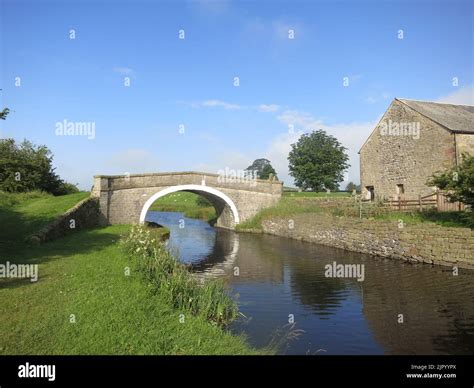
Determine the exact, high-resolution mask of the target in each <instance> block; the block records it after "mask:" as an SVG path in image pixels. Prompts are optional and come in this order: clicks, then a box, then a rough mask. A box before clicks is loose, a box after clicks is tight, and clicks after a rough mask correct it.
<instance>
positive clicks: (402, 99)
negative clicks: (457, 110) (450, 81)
mask: <svg viewBox="0 0 474 388" xmlns="http://www.w3.org/2000/svg"><path fill="white" fill-rule="evenodd" d="M395 100H398V101H401V102H403V101H413V102H428V103H430V104H439V105H454V106H472V107H474V105H470V104H453V103H451V102H437V101H427V100H414V99H412V98H401V97H395Z"/></svg>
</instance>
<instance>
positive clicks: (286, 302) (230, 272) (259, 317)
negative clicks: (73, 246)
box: [147, 212, 474, 354]
mask: <svg viewBox="0 0 474 388" xmlns="http://www.w3.org/2000/svg"><path fill="white" fill-rule="evenodd" d="M147 219H149V220H151V221H155V222H158V223H160V224H164V225H166V226H168V227H169V228H170V229H171V238H170V241H169V246H170V249H172V250H174V251H175V252H179V255H180V259H181V260H182V261H183V262H186V263H189V264H191V265H192V267H193V270H195V271H196V272H197V273H198V274H200V276H220V277H222V278H223V279H224V280H225V281H226V282H227V283H228V284H229V286H230V288H231V290H232V293H233V294H234V295H235V297H236V298H237V300H238V303H239V306H240V310H241V311H242V312H243V313H244V314H245V315H246V316H247V317H248V318H249V319H248V320H241V321H238V322H236V323H235V324H234V325H233V327H232V330H234V331H236V332H244V333H246V335H247V336H248V338H249V341H250V342H251V343H252V344H253V345H255V346H265V345H267V344H268V343H270V342H271V341H272V339H273V340H274V337H275V335H276V334H275V333H276V331H277V330H278V329H281V328H283V327H285V326H288V322H289V320H291V317H294V319H295V322H296V324H295V328H296V329H301V330H303V331H304V333H303V334H302V335H300V336H299V337H298V339H296V340H293V341H291V342H290V343H288V344H287V345H288V346H287V347H285V348H282V350H284V351H285V352H286V353H289V354H308V353H309V354H314V353H316V352H320V351H321V349H323V350H324V352H321V353H323V354H383V353H385V354H474V340H473V337H474V336H473V334H474V297H473V295H474V282H473V280H474V273H473V272H474V271H468V270H464V271H462V270H461V271H460V273H459V275H458V276H453V274H452V271H451V269H449V268H443V267H429V266H426V265H411V264H405V263H402V262H398V261H393V260H385V259H380V258H375V257H371V256H368V255H362V254H357V253H351V252H346V251H343V250H339V249H335V248H330V247H324V246H320V245H315V244H309V243H304V242H300V241H295V240H289V239H284V238H279V237H274V236H267V235H254V234H237V233H234V232H232V231H227V230H221V229H219V230H216V229H214V228H211V227H209V226H208V225H207V224H206V223H205V222H203V221H199V220H191V219H188V218H185V217H183V216H182V215H180V214H179V213H158V212H149V214H148V218H147ZM180 219H184V220H185V227H184V228H183V229H180V228H179V220H180ZM333 261H336V262H337V263H340V264H364V265H365V281H363V282H358V281H357V280H356V279H341V278H326V277H325V276H324V273H325V269H324V266H325V265H326V264H330V263H332V262H333ZM236 267H237V268H238V269H239V276H234V269H235V268H236ZM399 314H403V323H398V318H399Z"/></svg>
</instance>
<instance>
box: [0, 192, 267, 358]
mask: <svg viewBox="0 0 474 388" xmlns="http://www.w3.org/2000/svg"><path fill="white" fill-rule="evenodd" d="M83 195H84V194H83ZM80 199H83V198H81V196H80V195H79V196H78V195H77V194H72V195H71V196H69V195H68V196H63V197H51V196H43V195H41V196H38V197H35V198H31V197H29V198H22V199H19V200H18V201H16V204H15V205H13V206H4V205H1V206H0V222H1V223H2V228H1V230H0V243H2V244H3V245H5V244H8V245H9V246H10V248H11V249H10V250H9V251H8V252H6V251H4V250H2V251H1V253H0V263H5V262H6V261H10V262H13V263H29V264H38V266H39V280H38V281H37V282H30V281H29V280H28V279H0V300H1V301H2V303H0V325H1V327H2V335H1V336H0V354H160V355H165V354H189V355H194V354H260V353H261V352H260V351H256V350H254V349H251V348H250V347H249V346H248V344H247V343H246V341H245V339H244V338H243V337H237V336H234V335H232V334H230V333H229V332H227V331H226V330H223V329H222V328H221V327H219V326H218V325H212V324H210V322H209V320H207V319H206V318H205V314H192V313H190V311H188V310H186V309H185V308H184V307H185V306H183V308H181V307H179V306H180V305H178V306H177V305H173V304H171V303H169V300H168V299H167V297H165V296H164V295H162V294H160V293H157V292H156V290H154V287H153V284H151V283H150V282H144V281H143V277H142V276H143V275H142V273H140V272H137V271H134V270H133V265H132V263H131V261H130V259H129V258H127V256H126V255H125V254H124V253H123V250H122V249H121V247H120V246H119V240H120V239H121V237H123V236H126V235H127V234H128V233H129V231H130V227H129V226H125V225H116V226H109V227H105V228H97V229H93V230H83V231H78V232H77V233H75V234H72V235H69V236H66V237H64V238H62V239H60V240H56V241H52V242H50V243H47V244H44V245H41V246H35V247H31V246H28V245H25V244H24V243H23V238H24V237H25V236H26V235H27V234H29V233H31V232H33V231H34V230H31V228H32V227H34V226H36V225H38V224H43V223H47V222H48V221H49V220H50V219H51V218H54V214H56V215H57V213H61V212H62V210H60V209H59V208H60V206H64V207H66V209H64V210H67V208H69V207H71V206H73V205H74V204H75V203H76V202H78V201H79V200H80ZM66 203H68V205H67V206H66ZM60 204H61V205H60ZM48 209H49V210H48ZM203 311H204V310H203ZM180 314H184V321H182V320H181V319H180V318H181V316H180Z"/></svg>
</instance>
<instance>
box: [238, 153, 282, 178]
mask: <svg viewBox="0 0 474 388" xmlns="http://www.w3.org/2000/svg"><path fill="white" fill-rule="evenodd" d="M245 171H249V172H250V171H255V172H256V174H257V176H258V178H259V179H269V178H270V176H273V177H274V178H275V179H278V177H277V173H276V171H275V169H274V168H273V166H272V164H271V163H270V161H269V160H268V159H265V158H260V159H255V160H254V162H253V163H252V164H251V165H250V166H248V167H247V168H246V169H245Z"/></svg>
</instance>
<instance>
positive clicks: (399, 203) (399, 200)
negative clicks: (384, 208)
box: [398, 196, 402, 211]
mask: <svg viewBox="0 0 474 388" xmlns="http://www.w3.org/2000/svg"><path fill="white" fill-rule="evenodd" d="M401 210H402V199H401V197H400V196H398V211H401Z"/></svg>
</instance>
